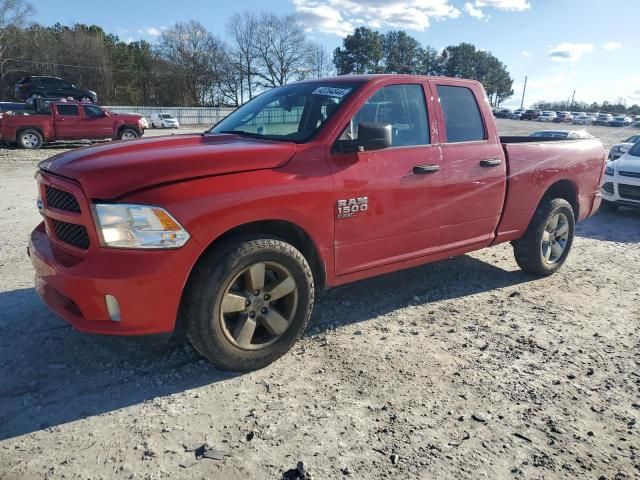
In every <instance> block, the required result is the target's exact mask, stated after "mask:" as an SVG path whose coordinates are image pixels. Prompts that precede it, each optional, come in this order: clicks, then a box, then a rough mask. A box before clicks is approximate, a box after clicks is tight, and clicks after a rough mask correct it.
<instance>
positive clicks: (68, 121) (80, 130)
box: [0, 100, 145, 149]
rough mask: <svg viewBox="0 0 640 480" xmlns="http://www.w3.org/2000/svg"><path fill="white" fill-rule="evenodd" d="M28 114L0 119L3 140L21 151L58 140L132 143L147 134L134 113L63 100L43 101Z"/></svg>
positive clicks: (142, 123)
mask: <svg viewBox="0 0 640 480" xmlns="http://www.w3.org/2000/svg"><path fill="white" fill-rule="evenodd" d="M39 104H40V105H41V107H40V108H38V110H37V111H33V112H28V114H26V115H25V114H22V112H21V113H20V114H13V115H9V114H4V115H3V116H2V118H1V119H0V140H2V141H5V142H9V143H17V144H18V145H19V146H20V147H22V148H29V149H36V148H40V147H41V146H42V145H43V144H44V143H45V142H55V141H59V140H99V139H106V138H111V139H119V140H131V139H134V138H138V137H140V136H142V135H143V134H144V126H145V123H144V119H143V118H142V116H140V115H135V114H123V115H120V114H114V113H111V112H109V111H108V110H105V109H104V108H101V107H98V106H97V105H87V104H85V103H82V102H76V101H71V100H61V101H57V102H40V103H39Z"/></svg>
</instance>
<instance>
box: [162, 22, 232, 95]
mask: <svg viewBox="0 0 640 480" xmlns="http://www.w3.org/2000/svg"><path fill="white" fill-rule="evenodd" d="M158 51H159V53H160V55H161V57H162V58H164V59H165V60H167V61H169V62H170V63H171V64H172V65H173V67H174V71H173V72H172V73H173V74H174V75H179V76H180V78H181V79H182V86H183V88H184V92H185V93H186V98H185V101H186V102H187V103H188V104H190V105H203V104H206V103H207V102H209V103H211V101H212V95H211V93H212V92H211V89H212V87H213V85H215V84H216V78H215V72H216V68H215V65H216V62H217V61H218V60H219V58H220V55H221V53H222V44H221V43H220V41H219V40H218V39H217V38H216V37H214V36H213V35H212V34H211V33H210V32H209V31H208V30H207V29H206V28H205V27H204V26H203V25H202V24H201V23H199V22H197V21H195V20H191V21H189V22H187V23H176V24H175V25H174V26H173V27H172V28H170V29H168V30H165V31H164V32H163V33H162V36H161V38H160V45H159V48H158Z"/></svg>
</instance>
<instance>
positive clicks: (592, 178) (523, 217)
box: [496, 137, 605, 243]
mask: <svg viewBox="0 0 640 480" xmlns="http://www.w3.org/2000/svg"><path fill="white" fill-rule="evenodd" d="M500 141H501V142H502V148H503V149H504V152H505V156H506V159H507V194H506V198H505V203H504V209H503V214H502V219H501V220H500V224H499V226H498V234H497V238H496V243H497V242H502V241H508V240H514V239H516V238H519V237H520V236H521V235H522V233H523V232H524V231H525V230H526V228H527V226H528V225H529V222H530V220H531V218H532V216H533V213H534V212H535V210H536V208H537V206H538V204H539V203H540V200H541V199H542V198H541V196H542V195H543V194H544V192H546V191H547V190H548V189H549V188H550V187H551V186H552V185H554V184H555V183H557V182H562V184H563V185H564V186H565V187H566V188H573V189H575V191H576V192H580V193H579V194H578V195H577V198H576V204H575V205H574V210H577V211H576V212H575V214H576V220H581V219H584V218H586V217H587V216H588V215H589V214H590V213H591V212H592V209H593V199H594V197H596V195H597V193H598V191H599V179H600V178H601V174H602V171H603V168H604V163H605V151H604V147H603V146H602V143H601V142H600V140H596V139H571V140H566V139H546V138H531V137H500ZM568 178H569V179H571V180H566V179H568Z"/></svg>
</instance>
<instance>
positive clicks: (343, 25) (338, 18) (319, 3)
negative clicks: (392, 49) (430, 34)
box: [293, 0, 460, 36]
mask: <svg viewBox="0 0 640 480" xmlns="http://www.w3.org/2000/svg"><path fill="white" fill-rule="evenodd" d="M449 1H450V0H293V5H294V8H295V10H296V12H297V14H298V15H299V16H300V19H301V21H302V23H303V24H304V25H305V26H306V27H307V29H308V30H319V31H321V32H324V33H329V34H333V35H338V36H344V35H346V34H347V33H350V32H351V31H353V29H354V26H358V25H366V26H368V27H372V28H402V29H407V30H415V31H424V30H425V29H426V28H428V27H429V25H430V23H431V21H432V20H436V21H437V20H444V19H447V18H457V17H459V16H460V10H458V9H457V8H455V7H454V6H452V5H451V4H450V3H449Z"/></svg>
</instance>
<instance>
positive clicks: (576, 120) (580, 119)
mask: <svg viewBox="0 0 640 480" xmlns="http://www.w3.org/2000/svg"><path fill="white" fill-rule="evenodd" d="M592 123H593V117H592V116H591V115H589V114H586V113H580V114H578V115H577V116H575V117H573V124H574V125H590V124H592Z"/></svg>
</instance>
